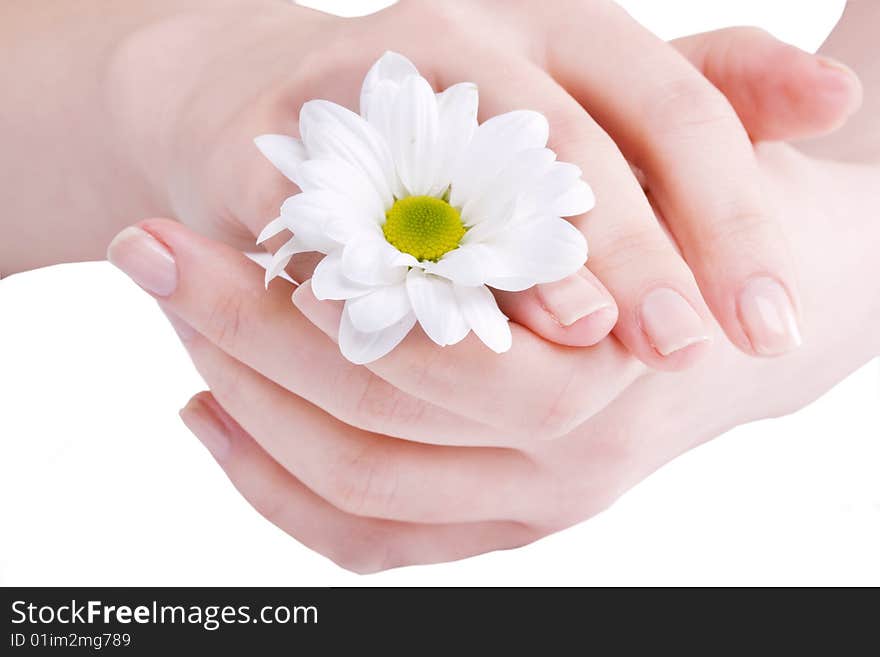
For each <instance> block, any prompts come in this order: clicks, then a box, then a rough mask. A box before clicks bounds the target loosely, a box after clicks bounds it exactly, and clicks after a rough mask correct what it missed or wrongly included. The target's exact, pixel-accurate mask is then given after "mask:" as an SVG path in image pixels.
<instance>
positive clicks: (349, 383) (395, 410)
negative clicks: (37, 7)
mask: <svg viewBox="0 0 880 657" xmlns="http://www.w3.org/2000/svg"><path fill="white" fill-rule="evenodd" d="M140 225H141V226H143V228H145V229H146V230H144V229H143V228H139V227H132V228H128V229H126V230H125V231H123V232H122V233H120V234H119V235H118V236H117V237H116V239H114V241H113V243H112V244H111V245H110V248H109V249H108V254H107V257H108V259H110V261H111V262H113V263H114V264H116V265H117V266H119V267H120V268H121V269H122V270H123V271H126V273H128V274H129V275H130V276H132V278H134V280H135V282H137V283H138V284H140V285H141V286H142V287H144V288H145V289H147V290H148V291H150V292H152V293H153V294H154V295H155V296H157V297H159V298H160V299H162V303H163V304H164V305H165V307H166V308H167V309H168V310H170V311H171V312H173V313H175V314H176V315H178V316H179V317H180V318H181V319H183V321H184V322H186V323H187V324H189V325H190V326H192V327H193V328H194V329H195V330H196V331H197V332H199V333H200V334H202V335H204V336H205V337H207V338H208V339H209V340H211V341H212V342H214V343H215V344H216V345H217V346H218V347H220V348H221V349H224V350H225V351H227V352H228V353H229V354H230V355H231V356H232V357H234V358H236V359H238V360H239V361H241V362H243V363H246V364H247V365H248V366H250V367H252V368H254V369H256V370H257V371H258V372H260V373H262V374H263V375H264V376H266V377H267V378H269V379H271V380H273V381H275V382H277V383H278V384H279V385H281V386H283V387H285V388H287V389H288V390H290V391H292V392H294V393H295V394H297V395H299V396H300V397H303V398H304V399H306V400H308V401H310V402H311V403H313V404H315V405H317V406H319V407H321V408H323V409H324V410H326V411H327V412H328V413H330V414H331V415H333V416H335V417H338V418H339V419H341V420H342V421H343V422H346V423H348V424H350V425H352V426H355V427H359V428H362V429H365V430H367V431H376V432H380V433H383V434H386V435H392V436H397V437H405V438H408V439H410V440H422V441H425V442H437V443H440V444H458V443H460V442H461V441H466V440H470V441H474V442H473V443H471V444H477V445H479V444H499V443H500V444H511V443H514V442H516V441H517V438H516V436H511V434H509V433H503V432H499V431H497V430H494V429H491V428H490V427H487V426H485V425H482V424H480V423H478V422H473V421H470V420H468V419H467V418H462V417H458V416H457V415H455V414H453V413H451V412H449V411H448V410H445V409H442V408H439V407H437V406H435V405H433V404H430V403H427V402H425V401H424V400H422V399H418V398H414V397H412V396H410V395H407V394H405V393H402V392H401V391H400V390H397V389H395V388H394V387H393V386H391V385H389V384H388V383H387V382H386V381H383V380H382V379H381V378H379V377H378V376H376V375H375V374H373V373H372V372H370V371H369V370H367V369H365V368H362V367H357V366H355V365H352V364H351V363H349V362H348V361H346V360H345V359H344V358H342V356H341V355H340V354H339V348H338V347H337V346H336V345H335V344H333V342H331V341H330V340H328V339H327V338H326V336H325V335H323V334H322V333H321V331H319V330H318V329H316V328H315V326H314V325H313V324H312V323H311V322H309V321H308V320H307V319H306V318H305V317H303V316H302V315H301V314H300V313H298V312H297V311H296V308H294V307H293V305H292V304H291V301H290V295H291V293H292V292H293V286H292V285H290V284H288V283H286V282H284V281H276V282H274V283H273V284H272V285H271V286H270V287H269V289H268V291H267V290H266V289H265V288H264V285H263V271H262V269H261V268H260V267H259V266H258V265H256V264H255V263H253V262H251V261H250V260H248V259H247V258H246V257H245V256H243V255H242V254H241V253H240V252H238V251H235V250H234V249H232V248H230V247H228V246H225V245H223V244H220V243H217V242H213V241H211V240H208V239H206V238H204V237H201V236H199V235H196V234H195V233H193V232H192V231H190V230H189V229H187V228H186V227H184V226H182V225H181V224H178V223H176V222H173V221H170V220H162V219H157V220H150V221H146V222H143V223H142V224H140ZM147 231H149V232H147ZM157 238H158V239H157Z"/></svg>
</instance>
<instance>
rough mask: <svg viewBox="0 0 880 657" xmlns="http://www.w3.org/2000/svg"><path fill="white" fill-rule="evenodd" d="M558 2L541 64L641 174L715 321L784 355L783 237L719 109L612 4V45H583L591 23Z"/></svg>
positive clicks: (787, 336)
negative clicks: (559, 14)
mask: <svg viewBox="0 0 880 657" xmlns="http://www.w3.org/2000/svg"><path fill="white" fill-rule="evenodd" d="M568 6H570V7H571V9H572V12H571V16H569V20H568V21H566V23H565V24H564V25H562V24H559V25H558V28H559V32H561V34H560V33H557V34H554V38H553V40H552V43H551V44H550V45H549V50H550V55H549V68H550V70H551V72H552V73H553V74H554V75H555V76H557V77H558V79H560V81H561V82H562V83H563V84H564V85H565V86H566V87H567V88H568V89H569V90H571V91H572V93H574V95H575V96H576V97H577V98H578V100H579V101H581V103H583V104H584V105H585V106H586V107H588V108H589V110H590V112H591V113H592V114H593V115H594V116H596V118H597V119H598V120H599V122H600V123H601V124H602V125H603V126H604V127H606V128H607V129H608V130H609V132H610V133H611V135H612V136H613V137H614V139H615V141H616V142H617V143H618V144H620V145H621V147H622V149H623V151H624V153H626V154H627V156H628V157H629V158H630V159H631V160H632V161H633V162H634V163H635V164H636V166H638V167H639V168H640V169H641V170H642V171H644V173H645V175H646V176H647V179H648V186H649V189H650V190H651V194H652V196H654V197H655V198H656V200H657V204H658V206H659V208H660V209H661V211H662V213H663V215H664V216H665V217H666V219H667V221H668V223H669V226H670V229H671V230H672V233H673V235H674V236H675V239H676V241H677V242H678V244H679V245H680V246H681V249H682V252H683V254H684V256H685V259H686V260H687V262H688V264H689V265H690V267H691V269H692V270H693V272H694V274H695V275H696V277H697V280H698V281H699V283H700V290H701V291H702V293H703V297H704V298H705V299H706V301H707V303H708V304H709V307H710V308H711V309H712V311H713V314H714V315H715V318H716V319H717V320H718V322H719V323H720V324H721V326H722V327H723V328H724V330H725V332H726V333H727V336H728V337H729V338H730V340H731V341H732V342H733V343H734V344H736V345H737V346H738V347H740V348H741V349H742V350H743V351H745V352H747V353H751V354H754V355H766V356H770V355H778V354H782V353H785V352H787V351H790V350H792V349H794V348H796V347H797V346H798V345H799V344H800V332H799V313H798V310H797V308H798V302H797V292H796V281H795V277H794V274H793V268H792V265H791V263H790V259H789V255H788V252H787V247H786V240H785V236H784V235H783V234H782V233H781V230H780V227H779V225H778V223H777V222H776V221H774V220H773V218H772V217H771V216H770V213H769V210H768V208H767V206H766V204H765V200H764V198H763V194H762V189H761V176H760V172H759V170H758V165H757V160H756V158H755V154H754V150H753V148H752V145H751V143H750V141H749V138H748V135H747V133H746V132H745V130H744V129H743V127H742V124H741V123H740V120H739V118H738V117H737V115H736V113H735V112H734V110H733V108H732V107H731V105H730V103H729V102H728V101H727V100H726V99H725V98H724V96H723V95H722V94H721V92H719V91H718V90H717V89H716V88H715V87H714V86H712V85H711V84H710V83H709V81H708V80H706V79H705V78H704V77H703V76H702V75H700V73H699V72H698V71H697V70H696V69H694V67H693V66H692V65H691V64H690V63H689V62H687V60H685V59H684V58H683V57H682V56H681V55H680V54H679V53H677V52H676V51H675V50H674V49H673V48H671V47H669V46H668V45H667V44H665V43H664V42H662V41H660V40H659V39H658V38H657V37H655V36H654V35H652V34H651V33H650V32H648V31H647V30H645V29H643V28H642V27H641V26H639V25H638V24H637V23H635V22H634V21H632V19H631V18H629V16H627V15H626V14H625V12H623V11H622V10H621V9H620V8H618V7H616V6H613V5H611V4H610V3H609V4H608V6H607V7H606V8H604V9H602V10H601V11H603V12H604V13H603V15H602V17H601V18H602V20H603V21H605V24H606V25H609V26H611V29H610V33H613V34H614V36H615V38H614V40H613V41H612V40H609V39H604V38H602V37H601V35H595V36H596V38H589V39H584V38H583V37H584V34H585V33H586V34H590V33H591V32H592V33H595V29H592V30H591V29H590V28H591V27H592V26H593V25H594V22H593V21H594V20H595V19H596V16H593V15H591V14H592V11H593V10H592V9H591V10H584V9H583V6H582V5H581V4H580V3H574V4H571V5H568ZM578 6H580V10H576V9H575V7H578ZM603 7H604V5H603ZM624 44H625V45H624ZM585 62H589V64H590V65H584V63H585ZM603 280H604V279H603ZM605 282H606V284H607V281H605ZM671 299H672V298H671V297H668V296H667V297H666V298H664V299H660V303H658V308H661V309H662V308H663V307H664V306H665V305H666V304H668V303H671Z"/></svg>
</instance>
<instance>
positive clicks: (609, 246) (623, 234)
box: [587, 223, 673, 278]
mask: <svg viewBox="0 0 880 657" xmlns="http://www.w3.org/2000/svg"><path fill="white" fill-rule="evenodd" d="M587 239H588V240H589V242H590V244H591V246H592V254H591V260H592V269H593V270H594V271H595V272H596V273H597V274H598V275H599V276H600V278H601V277H603V276H608V275H609V274H612V275H613V274H614V273H616V272H617V271H627V270H630V271H632V270H635V271H644V270H645V269H646V263H651V262H655V261H658V260H661V259H662V260H666V259H667V258H668V257H669V255H670V254H671V253H672V252H673V251H672V246H671V244H670V243H669V240H668V239H667V238H666V237H664V236H663V234H662V233H661V232H660V231H659V230H658V228H657V226H656V224H655V225H646V224H643V223H639V225H632V224H630V225H626V224H620V225H618V226H614V227H609V228H608V229H606V230H605V231H604V232H603V234H602V235H599V236H595V237H593V236H591V235H588V236H587ZM646 275H647V272H646Z"/></svg>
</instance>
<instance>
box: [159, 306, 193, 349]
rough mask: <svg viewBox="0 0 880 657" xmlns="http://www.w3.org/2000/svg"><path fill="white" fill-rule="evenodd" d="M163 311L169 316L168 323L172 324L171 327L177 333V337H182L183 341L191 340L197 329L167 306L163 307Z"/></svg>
mask: <svg viewBox="0 0 880 657" xmlns="http://www.w3.org/2000/svg"><path fill="white" fill-rule="evenodd" d="M162 312H163V313H165V317H167V318H168V323H169V324H171V328H173V329H174V332H175V333H177V337H178V338H180V341H181V342H184V343H186V342H189V341H190V340H191V339H192V338H193V336H195V334H196V330H195V329H194V328H193V327H192V326H190V325H189V324H187V323H186V322H184V321H183V320H182V319H180V317H178V316H177V315H175V314H174V313H172V312H171V311H169V310H166V309H165V308H162Z"/></svg>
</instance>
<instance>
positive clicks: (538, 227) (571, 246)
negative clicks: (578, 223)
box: [486, 217, 587, 289]
mask: <svg viewBox="0 0 880 657" xmlns="http://www.w3.org/2000/svg"><path fill="white" fill-rule="evenodd" d="M486 244H487V245H488V246H490V247H491V248H492V250H493V252H494V256H495V257H496V258H497V259H498V260H499V261H500V262H503V263H504V265H505V268H506V270H507V274H505V275H503V276H502V275H499V276H498V278H508V277H509V278H514V279H524V280H531V282H532V284H533V285H535V284H537V283H552V282H553V281H558V280H561V279H563V278H565V277H566V276H568V275H569V274H573V273H575V272H576V271H577V270H578V269H580V267H582V266H583V264H584V262H586V260H587V240H586V239H585V238H584V236H583V234H582V233H581V232H580V231H579V230H578V229H577V228H575V227H574V226H573V225H572V224H570V223H569V222H568V221H566V220H565V219H560V218H559V217H545V218H541V219H537V220H535V221H532V222H530V223H528V224H525V225H521V226H518V227H517V228H516V229H515V230H512V231H510V232H509V233H506V234H503V235H501V236H500V238H499V239H497V240H496V239H493V240H492V241H491V242H487V243H486ZM496 282H498V281H491V280H490V281H489V285H492V286H493V287H499V289H509V287H505V288H502V287H500V286H496ZM501 284H503V283H501Z"/></svg>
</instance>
